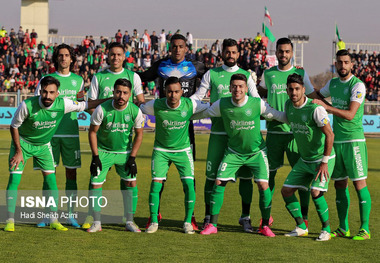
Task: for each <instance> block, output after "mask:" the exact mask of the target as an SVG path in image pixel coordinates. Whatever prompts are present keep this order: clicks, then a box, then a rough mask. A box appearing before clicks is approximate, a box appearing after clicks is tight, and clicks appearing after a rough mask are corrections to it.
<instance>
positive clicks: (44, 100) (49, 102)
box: [42, 99, 54, 107]
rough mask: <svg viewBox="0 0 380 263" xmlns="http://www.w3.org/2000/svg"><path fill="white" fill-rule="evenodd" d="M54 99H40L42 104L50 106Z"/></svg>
mask: <svg viewBox="0 0 380 263" xmlns="http://www.w3.org/2000/svg"><path fill="white" fill-rule="evenodd" d="M53 102H54V101H52V100H50V99H43V100H42V104H43V105H44V106H45V107H50V106H51V105H52V104H53Z"/></svg>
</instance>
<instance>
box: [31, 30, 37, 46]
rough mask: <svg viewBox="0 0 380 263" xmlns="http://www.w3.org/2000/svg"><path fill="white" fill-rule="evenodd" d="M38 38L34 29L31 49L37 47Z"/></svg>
mask: <svg viewBox="0 0 380 263" xmlns="http://www.w3.org/2000/svg"><path fill="white" fill-rule="evenodd" d="M37 38H38V34H37V32H36V31H35V30H34V28H33V29H32V33H30V47H33V46H37Z"/></svg>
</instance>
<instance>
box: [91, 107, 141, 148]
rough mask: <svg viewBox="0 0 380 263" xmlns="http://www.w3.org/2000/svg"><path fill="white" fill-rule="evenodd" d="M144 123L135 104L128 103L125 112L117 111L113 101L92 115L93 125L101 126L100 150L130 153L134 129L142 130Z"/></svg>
mask: <svg viewBox="0 0 380 263" xmlns="http://www.w3.org/2000/svg"><path fill="white" fill-rule="evenodd" d="M143 122H144V118H143V117H142V113H141V111H140V109H139V108H138V107H137V106H136V105H134V104H133V103H130V102H128V104H127V107H126V108H125V109H123V110H118V109H115V108H114V107H113V100H108V101H106V102H104V103H102V104H100V105H99V106H98V107H97V108H96V109H95V111H94V113H93V114H92V115H91V124H93V125H99V126H100V127H99V130H98V132H97V142H98V149H99V150H101V151H105V152H113V153H128V152H129V151H130V150H131V147H132V141H131V138H132V136H131V135H132V133H133V127H135V128H142V125H143Z"/></svg>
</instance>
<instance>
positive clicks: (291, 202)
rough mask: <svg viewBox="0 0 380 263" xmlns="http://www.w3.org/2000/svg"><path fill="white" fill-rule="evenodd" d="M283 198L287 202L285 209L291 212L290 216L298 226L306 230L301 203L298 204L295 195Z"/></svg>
mask: <svg viewBox="0 0 380 263" xmlns="http://www.w3.org/2000/svg"><path fill="white" fill-rule="evenodd" d="M283 198H284V201H285V207H286V209H287V210H288V211H289V213H290V215H291V216H292V217H293V218H294V220H295V221H296V224H297V226H298V227H300V228H302V229H304V230H305V229H306V225H305V223H304V221H303V218H302V214H301V206H300V203H299V202H298V199H297V197H296V196H295V195H294V194H293V195H292V196H289V197H283Z"/></svg>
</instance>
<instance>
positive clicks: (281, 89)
mask: <svg viewBox="0 0 380 263" xmlns="http://www.w3.org/2000/svg"><path fill="white" fill-rule="evenodd" d="M270 92H271V93H272V94H277V95H279V94H283V93H285V94H286V84H277V85H276V84H272V86H271V91H270Z"/></svg>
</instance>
